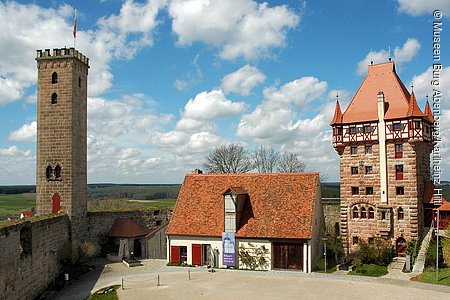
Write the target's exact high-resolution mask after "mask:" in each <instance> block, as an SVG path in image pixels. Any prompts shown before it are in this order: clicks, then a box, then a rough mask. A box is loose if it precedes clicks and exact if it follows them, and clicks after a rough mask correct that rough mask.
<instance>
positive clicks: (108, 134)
mask: <svg viewBox="0 0 450 300" xmlns="http://www.w3.org/2000/svg"><path fill="white" fill-rule="evenodd" d="M75 7H76V8H77V10H78V22H77V28H78V31H77V49H79V50H80V51H81V52H82V53H83V54H85V55H87V56H88V57H89V58H90V60H91V68H90V73H89V78H88V80H89V92H88V93H89V95H88V136H89V138H88V181H89V182H117V183H123V182H133V183H180V182H181V181H182V179H183V176H184V174H185V173H188V172H190V171H191V170H192V169H194V168H201V165H202V162H203V159H204V156H205V154H207V153H208V152H209V151H211V149H213V148H214V147H216V146H218V145H220V144H225V143H232V142H233V143H241V144H243V145H245V146H246V147H248V148H249V149H253V148H255V147H257V146H259V145H266V146H272V147H275V148H277V149H279V150H280V151H289V152H294V153H298V154H299V155H300V157H302V159H303V160H304V161H305V163H306V164H307V167H308V170H311V171H320V172H321V173H323V174H324V175H325V176H326V177H327V178H328V180H329V181H338V178H339V163H338V155H337V154H336V152H335V151H334V150H333V148H332V146H331V132H330V127H329V122H330V120H331V118H332V114H333V109H334V103H335V95H336V94H337V93H339V95H340V96H339V98H340V101H341V105H342V106H343V107H344V109H345V108H346V106H347V105H348V103H349V101H350V100H351V97H352V96H353V94H354V93H355V92H356V90H357V89H358V87H359V85H360V83H361V82H362V80H363V79H364V75H365V72H366V70H367V65H368V63H369V61H370V60H371V59H372V60H374V61H375V63H379V62H384V61H387V58H388V56H389V49H390V54H391V56H392V57H393V59H394V61H395V63H396V67H397V71H398V74H399V76H400V78H401V79H402V80H403V82H404V83H405V85H406V86H407V87H410V85H411V84H412V83H414V86H415V87H414V91H415V93H416V97H417V98H418V100H419V105H420V106H421V108H423V107H424V103H425V95H426V93H431V89H432V87H431V85H430V83H429V81H430V79H431V69H430V67H431V65H432V63H433V60H432V23H433V21H434V18H433V14H432V13H433V11H434V10H435V9H440V10H442V12H443V14H444V18H443V19H442V20H443V22H444V24H443V28H444V31H443V32H444V34H443V38H442V41H441V47H442V52H443V55H442V57H441V63H442V65H443V67H444V69H443V70H442V71H441V89H442V91H443V93H444V95H443V115H444V117H450V105H449V104H448V103H449V102H448V100H449V98H450V97H449V95H450V90H449V89H450V68H449V67H448V65H449V64H448V63H449V55H447V53H450V52H449V46H450V42H449V40H448V39H446V38H445V36H448V35H445V32H446V31H447V30H448V28H447V27H448V26H449V25H448V22H447V21H448V18H447V17H446V16H449V15H450V0H440V1H439V0H430V1H420V0H410V1H407V0H383V1H356V0H354V1H298V0H296V1H267V2H261V1H254V0H234V1H221V0H209V1H207V0H190V1H181V0H149V1H144V0H142V1H118V0H102V1H94V0H93V1H65V2H62V1H55V0H53V1H39V2H36V1H32V2H29V1H0V19H1V20H2V22H1V23H0V118H1V119H2V123H1V124H2V126H1V130H0V185H1V184H33V183H34V182H35V155H36V154H35V147H36V144H35V139H36V80H37V72H36V63H35V60H34V57H35V50H37V49H44V48H58V47H64V46H68V47H69V46H73V37H72V26H73V11H74V8H75ZM448 123H449V122H446V124H445V123H444V125H443V127H442V134H443V138H444V144H443V155H444V157H448V156H449V155H450V153H449V152H450V151H449V148H448V145H447V144H446V143H445V139H450V128H449V124H448ZM443 164H444V174H445V175H444V179H450V176H449V171H448V170H449V169H448V167H449V166H450V162H449V160H448V159H447V160H445V159H444V162H443Z"/></svg>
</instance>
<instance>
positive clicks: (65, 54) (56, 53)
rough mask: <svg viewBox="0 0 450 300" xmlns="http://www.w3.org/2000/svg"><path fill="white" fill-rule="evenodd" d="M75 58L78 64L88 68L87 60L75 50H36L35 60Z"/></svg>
mask: <svg viewBox="0 0 450 300" xmlns="http://www.w3.org/2000/svg"><path fill="white" fill-rule="evenodd" d="M69 57H75V58H77V59H78V60H79V61H80V62H82V63H84V64H86V65H87V66H88V67H89V58H87V57H86V56H85V55H83V54H82V53H81V52H79V51H78V50H76V49H75V48H73V47H71V48H54V49H53V50H52V51H50V49H44V50H36V60H43V59H56V58H69Z"/></svg>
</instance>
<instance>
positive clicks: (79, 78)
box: [78, 76, 81, 87]
mask: <svg viewBox="0 0 450 300" xmlns="http://www.w3.org/2000/svg"><path fill="white" fill-rule="evenodd" d="M78 87H81V76H78Z"/></svg>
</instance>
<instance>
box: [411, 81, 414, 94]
mask: <svg viewBox="0 0 450 300" xmlns="http://www.w3.org/2000/svg"><path fill="white" fill-rule="evenodd" d="M411 94H414V84H413V83H411Z"/></svg>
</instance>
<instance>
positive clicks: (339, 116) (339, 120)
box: [330, 100, 342, 126]
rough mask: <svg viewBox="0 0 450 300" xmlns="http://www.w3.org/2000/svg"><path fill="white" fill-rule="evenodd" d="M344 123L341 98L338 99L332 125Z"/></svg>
mask: <svg viewBox="0 0 450 300" xmlns="http://www.w3.org/2000/svg"><path fill="white" fill-rule="evenodd" d="M336 124H342V110H341V105H340V104H339V100H336V108H335V109H334V117H333V120H332V121H331V123H330V125H331V126H333V125H336Z"/></svg>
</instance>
